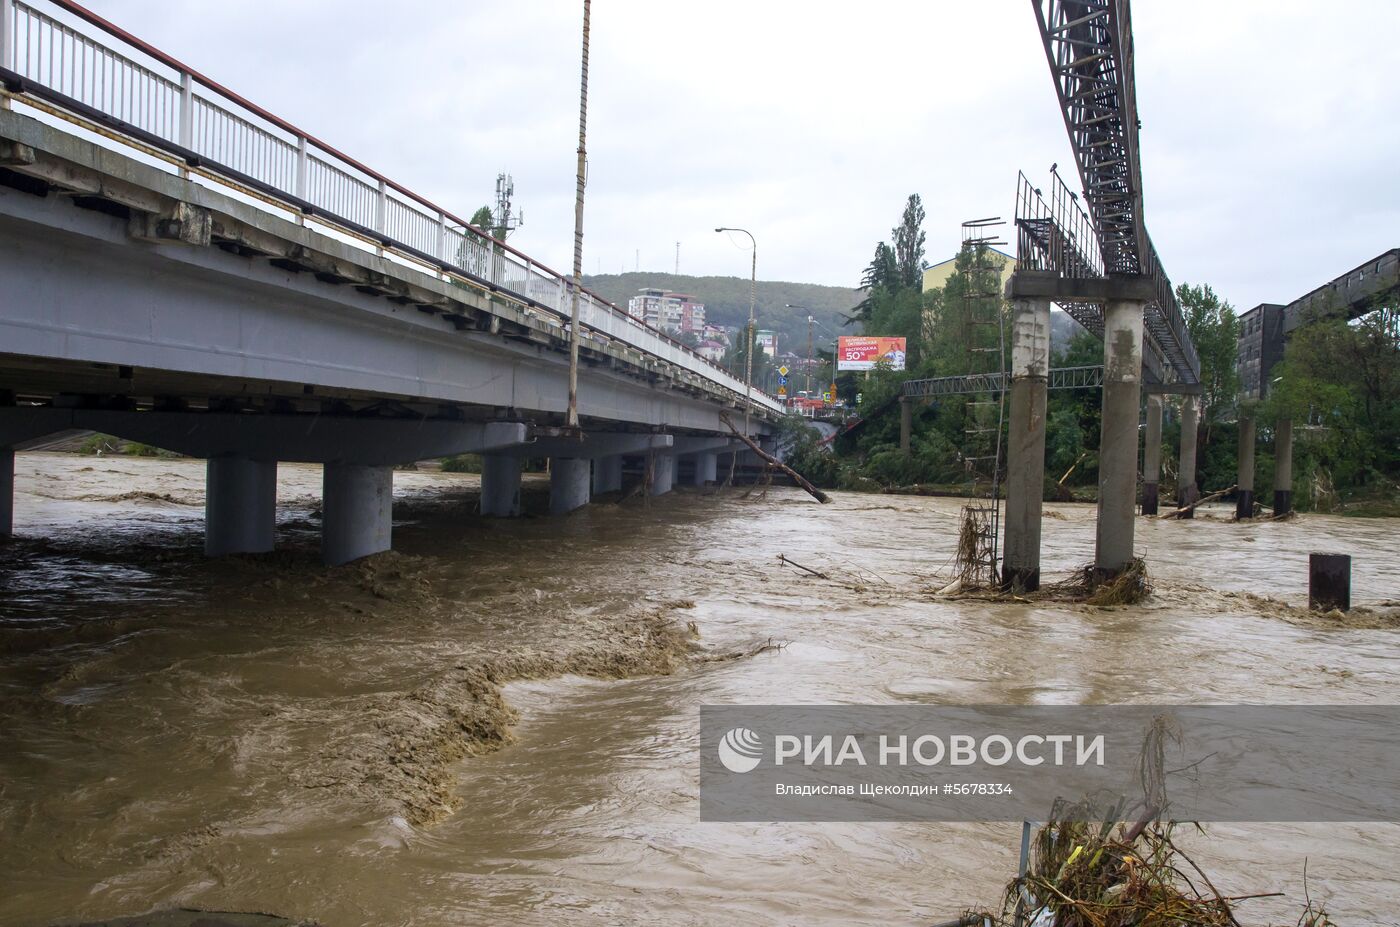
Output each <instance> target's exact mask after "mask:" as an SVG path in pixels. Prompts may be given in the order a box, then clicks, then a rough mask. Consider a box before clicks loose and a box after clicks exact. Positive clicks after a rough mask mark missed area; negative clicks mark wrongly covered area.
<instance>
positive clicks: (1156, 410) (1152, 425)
mask: <svg viewBox="0 0 1400 927" xmlns="http://www.w3.org/2000/svg"><path fill="white" fill-rule="evenodd" d="M1161 480H1162V397H1161V396H1160V395H1158V394H1157V393H1151V394H1149V395H1148V397H1147V429H1146V431H1145V433H1144V434H1143V444H1142V514H1144V515H1156V514H1157V484H1158V483H1160V482H1161Z"/></svg>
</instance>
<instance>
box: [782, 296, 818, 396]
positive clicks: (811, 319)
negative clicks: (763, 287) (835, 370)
mask: <svg viewBox="0 0 1400 927" xmlns="http://www.w3.org/2000/svg"><path fill="white" fill-rule="evenodd" d="M787 308H789V309H801V310H802V311H803V312H805V313H807V399H808V400H809V401H810V400H811V398H812V326H813V325H814V324H815V323H816V321H817V320H816V319H815V318H814V317H813V316H812V310H810V309H808V308H807V307H806V306H798V305H794V304H793V303H788V304H787Z"/></svg>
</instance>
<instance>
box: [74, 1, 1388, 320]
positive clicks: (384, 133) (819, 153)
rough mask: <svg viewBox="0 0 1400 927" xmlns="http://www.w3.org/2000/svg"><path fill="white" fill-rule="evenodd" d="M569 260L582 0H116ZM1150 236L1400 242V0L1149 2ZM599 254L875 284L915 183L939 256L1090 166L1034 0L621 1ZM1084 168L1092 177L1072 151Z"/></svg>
mask: <svg viewBox="0 0 1400 927" xmlns="http://www.w3.org/2000/svg"><path fill="white" fill-rule="evenodd" d="M89 3H90V6H91V7H92V8H93V9H94V10H95V11H96V12H98V13H99V14H101V15H104V16H106V17H108V18H110V19H112V20H114V21H115V22H116V23H117V24H118V25H121V26H123V27H125V28H126V29H128V30H129V31H131V32H133V33H134V34H136V35H138V36H140V37H142V38H145V39H147V40H148V41H150V42H152V43H153V44H155V45H156V46H157V47H160V48H162V49H164V50H166V51H167V52H169V53H170V54H173V55H174V56H175V57H177V58H181V59H183V60H184V61H185V62H186V63H187V64H189V65H190V66H192V67H194V68H196V69H198V70H201V71H203V72H204V73H205V74H206V75H208V76H209V77H211V78H213V79H215V80H217V81H221V82H223V83H224V84H226V85H227V86H229V87H230V88H231V89H233V90H236V91H238V92H240V93H242V94H243V95H244V96H246V97H248V98H250V99H252V100H253V101H254V102H256V103H259V104H261V105H263V106H264V107H266V108H268V109H270V110H272V111H273V112H275V113H277V114H279V115H281V116H283V117H284V118H286V119H288V120H290V121H292V122H294V123H296V124H298V125H300V126H301V127H303V128H304V129H305V130H306V131H308V132H310V133H312V134H314V135H319V136H320V137H321V138H323V139H325V140H326V141H327V142H329V143H330V144H333V145H336V146H338V147H340V148H341V149H342V150H343V151H345V152H347V153H348V154H350V155H352V156H355V157H358V158H359V159H360V160H362V161H364V162H366V163H368V164H369V165H370V166H372V167H374V168H376V169H378V170H380V171H381V172H383V173H385V174H387V175H389V176H391V177H393V178H395V179H397V180H399V181H400V182H402V183H403V184H405V185H406V186H408V187H409V188H410V189H413V190H415V191H417V192H419V193H420V194H422V195H424V196H426V197H427V198H429V199H431V200H434V201H435V202H438V203H440V204H441V205H443V206H445V207H447V208H448V209H451V210H454V211H456V212H458V213H459V214H460V215H464V216H467V215H470V213H471V212H472V211H473V210H475V208H476V207H478V206H480V205H484V204H487V203H488V202H489V201H490V200H491V198H492V195H493V191H494V184H495V177H496V174H497V173H498V172H500V171H507V172H509V173H511V174H513V175H514V177H515V187H516V202H517V204H518V205H519V206H520V207H521V208H522V209H523V210H524V214H525V224H524V227H523V228H521V229H520V230H519V231H518V232H517V233H516V234H515V236H514V237H513V238H512V239H511V242H512V244H514V245H516V246H517V247H519V248H521V249H522V250H524V251H526V252H528V253H530V254H531V255H532V256H534V257H536V258H537V259H539V260H541V261H543V262H544V263H546V264H549V265H551V266H553V267H554V268H555V269H557V270H561V271H568V270H569V268H570V264H571V261H572V231H573V186H574V164H575V147H576V143H577V132H578V78H579V73H578V71H579V33H580V26H581V19H582V2H581V0H513V2H507V0H500V2H486V0H455V2H454V0H397V2H394V3H390V4H385V3H382V2H373V3H371V2H362V0H241V2H238V3H227V2H212V0H186V2H180V3H172V2H169V0H89ZM1133 20H1134V23H1133V25H1134V32H1135V39H1136V54H1137V89H1138V99H1139V107H1140V110H1141V114H1142V134H1141V139H1142V168H1143V178H1144V188H1145V196H1146V216H1147V225H1148V229H1149V231H1150V232H1151V233H1152V237H1153V239H1154V241H1155V242H1156V245H1157V249H1158V251H1159V252H1160V254H1161V256H1162V260H1163V262H1164V264H1165V266H1166V269H1167V272H1168V273H1169V274H1170V275H1171V276H1172V279H1173V281H1175V282H1183V281H1185V282H1208V283H1211V284H1212V285H1214V286H1215V288H1216V289H1217V290H1218V291H1219V292H1220V293H1221V294H1222V295H1223V296H1224V297H1225V298H1227V299H1229V300H1230V301H1231V302H1233V303H1234V304H1235V306H1236V307H1237V308H1240V309H1244V308H1248V307H1250V306H1253V305H1255V304H1256V303H1259V302H1264V301H1271V302H1287V301H1288V300H1290V299H1292V298H1294V297H1297V296H1299V295H1301V294H1302V293H1304V292H1306V291H1307V290H1309V289H1311V288H1312V287H1314V286H1317V285H1319V284H1321V283H1324V282H1326V281H1327V280H1328V279H1330V278H1332V277H1334V276H1336V275H1338V274H1339V273H1341V272H1343V271H1345V270H1348V269H1350V268H1352V267H1354V266H1355V265H1357V264H1359V263H1360V262H1362V261H1364V260H1366V259H1367V258H1369V257H1372V256H1374V255H1375V254H1378V253H1379V252H1381V251H1383V250H1386V249H1388V248H1393V247H1400V176H1397V175H1398V174H1400V3H1396V2H1393V0H1373V2H1364V0H1351V2H1348V0H1338V2H1337V3H1334V4H1332V5H1331V6H1328V7H1326V8H1323V7H1319V6H1318V5H1317V4H1316V3H1313V2H1306V3H1305V2H1294V0H1249V2H1246V0H1197V2H1192V0H1139V2H1138V3H1137V4H1135V5H1134V7H1133ZM592 26H593V32H592V38H593V42H592V56H591V73H590V86H589V120H588V149H589V162H590V173H589V186H588V199H587V210H586V215H585V238H584V270H585V272H587V273H594V272H597V271H599V270H601V271H603V272H612V273H616V272H618V271H620V270H629V271H630V270H632V269H633V268H634V266H635V265H636V261H637V257H636V256H637V253H638V252H640V267H641V269H642V270H667V271H669V270H671V269H672V268H673V266H674V263H675V257H676V254H675V243H676V242H677V241H679V242H680V243H681V251H680V269H681V272H682V273H692V274H729V275H735V276H747V274H748V254H747V251H746V249H747V240H746V239H743V238H742V236H739V238H738V240H737V241H731V240H729V238H728V237H727V236H723V235H716V234H715V233H714V232H713V231H712V230H713V228H714V227H715V226H717V225H735V226H743V227H745V228H748V229H750V230H751V231H752V232H753V233H754V235H755V236H756V237H757V239H758V244H759V250H758V273H759V277H760V278H765V279H782V280H795V281H803V282H811V283H825V284H835V285H847V286H854V285H855V284H856V283H857V282H858V280H859V278H860V274H861V270H862V268H863V267H864V265H865V264H866V263H867V261H868V260H869V258H870V254H871V252H872V251H873V249H874V245H875V242H876V241H878V240H880V239H882V238H886V237H888V235H889V230H890V227H891V226H893V225H894V224H895V223H896V222H897V221H898V218H899V214H900V211H901V209H902V207H903V203H904V200H905V198H906V197H907V196H908V195H909V194H910V193H918V194H919V195H920V196H922V197H923V200H924V203H925V205H926V208H927V210H928V220H927V223H926V226H925V229H926V231H927V233H928V258H929V260H930V261H931V262H936V261H938V260H942V259H944V258H945V257H949V256H951V255H952V254H953V253H954V252H955V251H956V249H957V246H958V240H959V223H960V222H962V221H963V220H965V219H970V218H976V217H982V216H990V215H998V214H999V215H1002V216H1004V217H1007V218H1008V219H1009V218H1010V216H1011V213H1012V210H1013V206H1014V202H1013V200H1014V187H1015V180H1016V172H1017V170H1020V169H1024V170H1025V171H1026V172H1027V173H1028V174H1029V175H1030V176H1031V177H1032V179H1033V180H1034V181H1036V182H1037V184H1043V183H1044V182H1045V181H1046V179H1047V174H1048V169H1049V166H1050V164H1051V163H1052V162H1059V163H1060V164H1061V165H1064V166H1065V167H1066V168H1068V166H1069V165H1070V164H1071V158H1070V150H1069V144H1068V141H1067V139H1066V135H1065V130H1064V124H1063V122H1062V120H1061V118H1060V113H1059V109H1058V106H1057V104H1056V99H1055V93H1054V89H1053V86H1052V84H1051V81H1050V76H1049V69H1048V67H1047V66H1046V62H1045V56H1044V52H1043V50H1042V48H1041V45H1040V39H1039V35H1038V33H1037V30H1036V26H1035V16H1034V13H1033V11H1032V7H1031V5H1030V4H1029V3H1027V2H1025V0H978V2H973V3H969V2H956V3H955V2H952V0H923V2H895V0H864V2H861V3H850V2H846V3H825V2H797V0H781V2H780V0H743V2H737V0H706V2H681V0H598V2H597V3H595V4H594V6H593V23H592ZM1065 173H1066V174H1067V175H1068V176H1070V177H1071V178H1072V176H1073V175H1072V171H1070V170H1066V172H1065Z"/></svg>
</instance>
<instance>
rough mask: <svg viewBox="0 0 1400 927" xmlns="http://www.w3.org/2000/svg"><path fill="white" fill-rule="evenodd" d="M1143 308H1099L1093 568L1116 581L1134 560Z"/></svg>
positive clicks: (1128, 304)
mask: <svg viewBox="0 0 1400 927" xmlns="http://www.w3.org/2000/svg"><path fill="white" fill-rule="evenodd" d="M1142 307H1143V304H1142V302H1140V301H1138V300H1118V301H1114V302H1110V303H1108V304H1107V305H1105V306H1104V313H1103V315H1104V320H1103V348H1104V352H1103V353H1104V356H1103V415H1102V421H1101V424H1100V426H1099V432H1100V436H1099V522H1098V530H1097V534H1096V537H1095V555H1094V566H1095V568H1096V572H1097V573H1098V575H1099V576H1100V577H1109V576H1114V575H1117V574H1118V573H1119V572H1121V571H1122V570H1123V568H1124V567H1126V566H1127V565H1128V563H1129V562H1131V561H1132V559H1133V523H1134V521H1135V520H1136V515H1137V513H1136V511H1135V510H1136V508H1137V505H1136V502H1137V469H1138V408H1139V407H1140V406H1141V403H1142Z"/></svg>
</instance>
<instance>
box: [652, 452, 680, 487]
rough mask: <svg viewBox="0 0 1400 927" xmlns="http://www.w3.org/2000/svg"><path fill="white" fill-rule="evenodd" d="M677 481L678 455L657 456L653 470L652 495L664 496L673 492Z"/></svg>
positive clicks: (653, 463) (654, 459)
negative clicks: (673, 486) (672, 489)
mask: <svg viewBox="0 0 1400 927" xmlns="http://www.w3.org/2000/svg"><path fill="white" fill-rule="evenodd" d="M675 481H676V455H675V454H656V455H655V456H654V457H653V461H652V468H651V494H652V495H653V496H662V495H665V494H666V493H668V492H670V491H671V486H672V485H673V484H674V483H675Z"/></svg>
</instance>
